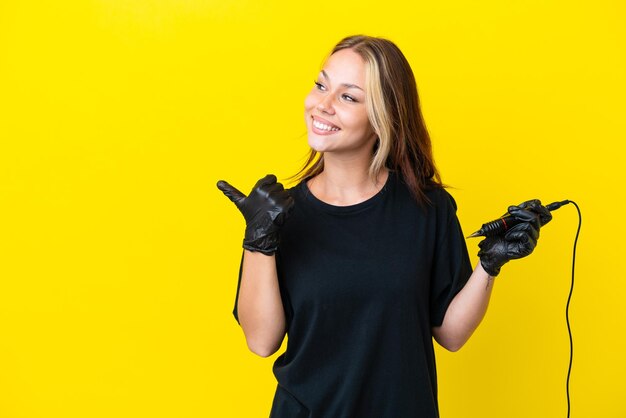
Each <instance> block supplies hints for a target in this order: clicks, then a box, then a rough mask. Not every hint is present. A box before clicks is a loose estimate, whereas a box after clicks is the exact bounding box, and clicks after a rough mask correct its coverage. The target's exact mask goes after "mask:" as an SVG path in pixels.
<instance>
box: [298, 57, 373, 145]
mask: <svg viewBox="0 0 626 418" xmlns="http://www.w3.org/2000/svg"><path fill="white" fill-rule="evenodd" d="M365 65H366V64H365V62H364V61H363V58H361V56H360V55H358V54H357V53H356V52H354V51H353V50H351V49H342V50H340V51H337V52H335V53H334V54H332V55H331V56H330V57H329V58H328V60H327V61H326V63H325V64H324V68H323V69H322V71H320V74H319V76H318V78H317V80H316V82H315V85H314V86H313V89H312V90H311V92H310V93H309V94H308V95H307V97H306V99H305V101H304V116H305V121H306V126H307V132H308V140H309V146H310V147H311V148H313V149H314V150H315V151H318V152H325V153H327V152H334V153H337V154H339V153H341V154H361V153H362V154H364V155H368V156H371V153H372V151H373V148H374V143H375V141H376V133H375V132H374V129H373V128H372V126H371V124H370V122H369V119H368V116H367V108H366V104H365V98H366V94H367V91H366V79H365V78H366V77H365Z"/></svg>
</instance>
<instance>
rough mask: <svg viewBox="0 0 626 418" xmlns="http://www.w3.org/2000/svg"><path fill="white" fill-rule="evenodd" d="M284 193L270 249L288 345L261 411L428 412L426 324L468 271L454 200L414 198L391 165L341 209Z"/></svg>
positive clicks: (337, 416)
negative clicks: (282, 217) (369, 193)
mask: <svg viewBox="0 0 626 418" xmlns="http://www.w3.org/2000/svg"><path fill="white" fill-rule="evenodd" d="M291 194H292V196H293V198H294V200H295V207H294V210H293V212H292V213H291V215H290V217H289V219H288V220H287V222H286V224H285V225H284V227H283V229H282V230H281V242H280V248H279V251H278V252H277V254H276V265H277V271H278V279H279V285H280V291H281V297H282V301H283V306H284V309H285V316H286V320H287V335H288V343H287V349H286V351H285V353H283V354H282V355H281V356H280V357H278V359H277V360H276V362H275V363H274V374H275V376H276V379H277V381H278V387H277V390H276V394H275V397H274V403H273V405H272V412H271V416H270V417H271V418H299V417H302V418H305V417H306V418H370V417H371V418H435V417H438V416H439V413H438V405H437V375H436V370H435V353H434V348H433V340H432V334H431V327H433V326H438V325H441V323H442V321H443V317H444V315H445V313H446V309H447V307H448V305H449V303H450V301H451V300H452V298H453V297H454V296H455V295H456V294H457V293H458V292H459V290H461V288H462V287H463V286H464V285H465V283H466V282H467V280H468V278H469V276H470V275H471V272H472V269H471V265H470V260H469V256H468V253H467V247H466V245H465V239H464V237H463V233H462V231H461V227H460V224H459V221H458V219H457V217H456V204H455V202H454V199H453V198H452V196H450V194H449V193H448V192H446V191H445V190H444V189H442V188H433V189H431V190H429V191H427V193H426V195H427V196H428V198H429V199H430V204H426V205H423V206H420V205H419V204H418V203H417V202H416V201H415V200H414V198H413V197H412V196H411V194H410V192H409V190H408V189H407V187H406V186H405V185H404V183H403V182H402V181H401V179H400V178H399V177H398V175H396V174H394V173H392V172H390V174H389V177H388V179H387V182H386V183H385V186H384V187H383V188H382V189H381V191H380V192H379V193H377V194H376V195H375V196H373V197H372V198H370V199H368V200H366V201H364V202H362V203H358V204H356V205H352V206H333V205H329V204H327V203H324V202H322V201H321V200H319V199H317V198H316V197H315V196H313V195H312V194H311V193H310V191H309V190H308V188H307V186H306V183H305V182H301V183H300V184H298V185H297V186H296V187H294V188H292V189H291ZM234 314H235V318H237V302H236V301H235V310H234Z"/></svg>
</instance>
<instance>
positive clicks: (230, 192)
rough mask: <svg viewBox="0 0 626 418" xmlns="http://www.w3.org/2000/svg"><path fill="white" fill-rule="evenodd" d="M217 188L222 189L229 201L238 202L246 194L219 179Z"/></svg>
mask: <svg viewBox="0 0 626 418" xmlns="http://www.w3.org/2000/svg"><path fill="white" fill-rule="evenodd" d="M217 188H218V189H220V190H221V191H222V193H224V194H225V195H226V197H228V198H229V199H230V200H231V202H234V203H235V204H236V203H239V202H240V201H241V200H243V199H245V198H246V195H245V194H243V193H241V192H240V191H239V190H237V188H235V187H233V186H231V185H230V184H228V182H226V181H224V180H220V181H218V182H217Z"/></svg>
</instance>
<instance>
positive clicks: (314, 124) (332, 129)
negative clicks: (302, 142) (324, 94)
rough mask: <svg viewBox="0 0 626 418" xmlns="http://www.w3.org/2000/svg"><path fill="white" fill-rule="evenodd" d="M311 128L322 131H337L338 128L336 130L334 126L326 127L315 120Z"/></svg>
mask: <svg viewBox="0 0 626 418" xmlns="http://www.w3.org/2000/svg"><path fill="white" fill-rule="evenodd" d="M313 126H315V127H316V128H317V129H321V130H322V131H338V130H339V128H336V127H334V126H328V125H326V124H325V123H322V122H319V121H317V120H313Z"/></svg>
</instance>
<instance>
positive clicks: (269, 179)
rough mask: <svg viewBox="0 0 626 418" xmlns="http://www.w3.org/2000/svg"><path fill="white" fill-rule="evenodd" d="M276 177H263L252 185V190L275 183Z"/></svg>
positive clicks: (269, 175)
mask: <svg viewBox="0 0 626 418" xmlns="http://www.w3.org/2000/svg"><path fill="white" fill-rule="evenodd" d="M276 181H277V180H276V176H275V175H273V174H268V175H266V176H265V177H263V178H262V179H260V180H259V181H257V182H256V184H255V185H254V188H257V187H263V186H267V185H270V184H272V183H276Z"/></svg>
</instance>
